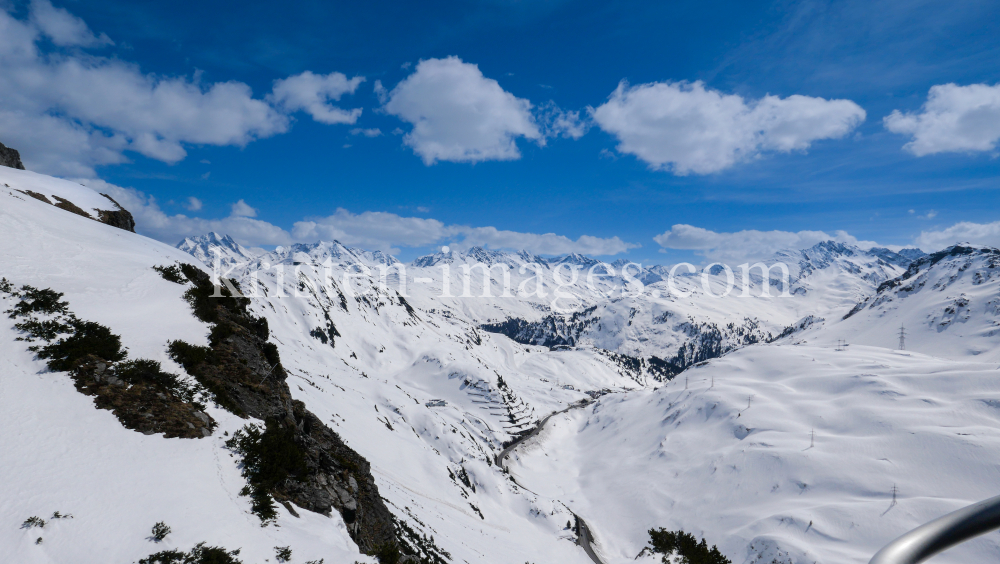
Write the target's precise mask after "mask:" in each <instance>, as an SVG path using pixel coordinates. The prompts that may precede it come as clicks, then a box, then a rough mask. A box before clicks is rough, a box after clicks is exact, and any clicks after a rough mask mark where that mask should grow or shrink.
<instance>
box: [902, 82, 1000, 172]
mask: <svg viewBox="0 0 1000 564" xmlns="http://www.w3.org/2000/svg"><path fill="white" fill-rule="evenodd" d="M882 121H883V123H884V125H885V128H886V129H888V130H889V131H892V132H893V133H901V134H904V135H910V136H911V137H912V138H913V140H912V141H910V142H909V143H907V144H906V145H904V146H903V148H904V149H906V150H907V151H910V152H911V153H913V154H914V155H916V156H918V157H922V156H924V155H933V154H935V153H947V152H975V151H994V150H995V149H996V145H997V140H998V139H1000V84H997V85H994V86H989V85H986V84H970V85H968V86H958V85H957V84H938V85H935V86H932V87H931V89H930V92H929V93H928V95H927V102H925V103H924V105H923V107H922V108H921V111H920V112H919V113H911V112H907V113H902V112H900V111H899V110H894V111H893V112H892V113H891V114H889V115H888V116H886V117H885V118H884V119H883V120H882Z"/></svg>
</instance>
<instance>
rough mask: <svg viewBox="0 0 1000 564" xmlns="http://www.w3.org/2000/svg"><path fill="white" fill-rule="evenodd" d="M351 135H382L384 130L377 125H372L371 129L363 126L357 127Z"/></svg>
mask: <svg viewBox="0 0 1000 564" xmlns="http://www.w3.org/2000/svg"><path fill="white" fill-rule="evenodd" d="M351 135H364V136H365V137H378V136H380V135H382V130H381V129H379V128H377V127H372V128H370V129H363V128H361V127H355V128H354V129H352V130H351Z"/></svg>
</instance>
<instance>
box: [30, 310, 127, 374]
mask: <svg viewBox="0 0 1000 564" xmlns="http://www.w3.org/2000/svg"><path fill="white" fill-rule="evenodd" d="M69 325H70V327H71V328H72V330H73V334H72V335H70V336H69V337H65V338H63V339H59V340H58V341H56V342H55V343H52V344H49V345H45V346H44V347H40V348H39V349H38V357H39V358H47V359H49V362H48V365H49V368H51V369H52V370H72V369H73V364H74V363H75V362H76V361H77V360H79V359H81V358H83V357H85V356H87V355H88V354H93V355H96V356H98V357H100V358H103V359H104V360H107V361H111V362H117V361H119V360H123V359H124V358H125V351H124V350H123V349H122V341H121V338H120V337H118V335H115V334H114V333H112V332H111V329H108V328H107V327H105V326H104V325H101V324H99V323H94V322H93V321H82V320H79V319H76V318H73V319H71V320H70V322H69Z"/></svg>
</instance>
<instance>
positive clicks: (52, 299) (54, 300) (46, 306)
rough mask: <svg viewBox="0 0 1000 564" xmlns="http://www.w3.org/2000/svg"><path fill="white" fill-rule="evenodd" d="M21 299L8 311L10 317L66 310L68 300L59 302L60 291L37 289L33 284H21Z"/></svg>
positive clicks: (63, 312) (63, 311)
mask: <svg viewBox="0 0 1000 564" xmlns="http://www.w3.org/2000/svg"><path fill="white" fill-rule="evenodd" d="M19 297H20V298H21V301H20V302H18V303H17V305H15V306H14V309H12V310H11V311H10V318H11V319H14V318H15V317H21V316H25V315H29V314H32V313H49V314H55V313H62V314H65V313H66V312H67V309H66V308H67V307H68V306H69V303H68V302H61V301H59V298H61V297H63V295H62V293H60V292H56V291H54V290H50V289H49V288H43V289H38V288H35V287H33V286H21V291H20V296H19Z"/></svg>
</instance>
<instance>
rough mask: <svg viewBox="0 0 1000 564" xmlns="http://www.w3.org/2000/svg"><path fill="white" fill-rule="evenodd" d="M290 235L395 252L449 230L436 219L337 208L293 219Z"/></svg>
mask: <svg viewBox="0 0 1000 564" xmlns="http://www.w3.org/2000/svg"><path fill="white" fill-rule="evenodd" d="M292 234H293V235H294V236H295V238H296V239H298V240H300V241H308V242H316V241H320V240H323V241H329V240H331V239H336V240H338V241H340V242H341V243H344V244H345V245H355V246H359V247H363V248H367V249H378V250H383V251H392V252H396V249H395V248H396V247H399V246H405V247H424V246H427V245H432V244H434V243H437V242H438V241H440V240H442V239H444V238H446V237H449V236H451V234H452V230H451V229H450V228H449V227H448V226H446V225H445V224H444V223H441V222H440V221H438V220H436V219H425V218H420V217H401V216H398V215H396V214H394V213H387V212H373V211H366V212H362V213H359V214H354V213H351V212H349V211H347V210H345V209H343V208H338V209H337V211H336V212H334V213H333V215H330V216H328V217H324V218H318V219H314V220H310V221H299V222H297V223H296V224H295V225H294V226H293V227H292Z"/></svg>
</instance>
